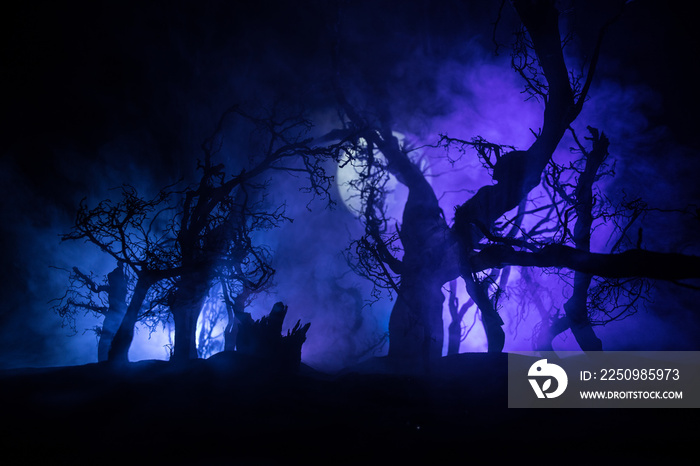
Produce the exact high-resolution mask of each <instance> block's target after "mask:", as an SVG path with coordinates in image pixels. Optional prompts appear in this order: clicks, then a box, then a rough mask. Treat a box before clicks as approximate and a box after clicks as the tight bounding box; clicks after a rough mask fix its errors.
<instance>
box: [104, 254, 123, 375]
mask: <svg viewBox="0 0 700 466" xmlns="http://www.w3.org/2000/svg"><path fill="white" fill-rule="evenodd" d="M107 283H108V285H107V286H108V290H109V308H108V309H107V312H106V313H105V318H104V321H103V322H102V331H101V332H100V339H99V341H98V343H97V360H98V361H99V362H103V361H107V360H108V358H109V348H110V347H111V346H112V340H113V339H114V336H115V335H116V333H117V331H118V330H119V326H120V324H121V322H122V320H123V319H124V314H126V291H127V289H126V277H125V276H124V270H123V266H122V265H121V264H119V265H118V266H117V268H116V269H114V270H113V271H112V272H110V273H109V274H108V275H107Z"/></svg>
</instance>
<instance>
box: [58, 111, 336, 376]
mask: <svg viewBox="0 0 700 466" xmlns="http://www.w3.org/2000/svg"><path fill="white" fill-rule="evenodd" d="M234 118H235V119H236V121H235V123H234V124H235V125H237V126H239V127H243V128H244V129H242V130H240V129H239V132H245V131H248V132H249V137H250V141H249V144H248V145H247V146H246V145H245V144H243V145H241V146H240V147H232V148H231V150H237V151H247V152H248V153H247V154H246V153H243V154H237V157H236V158H235V162H236V163H238V164H239V166H238V167H237V168H234V170H236V171H234V173H232V174H231V173H228V174H227V173H226V171H225V164H224V163H216V162H215V159H216V158H217V157H218V158H222V155H221V154H220V151H221V149H222V146H223V145H224V133H225V132H226V131H227V130H230V125H231V122H230V121H229V120H231V119H234ZM227 125H228V126H227ZM310 129H311V123H310V122H309V121H308V120H306V119H304V118H303V117H302V116H301V114H300V113H294V112H292V113H290V112H280V111H279V108H274V109H273V110H272V111H270V113H269V114H268V115H266V116H264V117H256V116H253V115H251V114H248V113H246V112H244V111H243V110H241V109H240V108H239V107H235V106H234V107H231V108H230V109H229V110H227V111H226V112H225V113H224V114H223V115H222V117H221V119H220V121H219V123H218V126H217V128H216V129H215V131H214V133H213V135H212V136H211V137H210V138H208V139H207V140H206V141H205V142H204V144H203V145H202V150H203V154H204V157H203V159H202V160H201V161H200V163H199V166H198V169H199V174H200V177H199V181H198V182H197V183H196V184H194V185H193V186H190V187H184V188H182V187H179V188H177V189H175V188H174V186H175V185H173V186H168V187H166V188H163V189H162V190H160V191H159V192H158V194H157V195H156V196H155V197H154V198H152V199H144V198H142V197H141V196H139V194H138V193H137V191H136V189H135V188H133V187H131V186H124V187H122V188H121V195H122V198H121V200H120V201H118V202H112V201H111V200H105V201H102V202H101V203H99V204H98V205H97V206H96V207H94V208H92V209H90V208H88V206H87V204H86V203H85V202H84V201H83V202H82V203H81V205H80V208H79V209H78V214H77V217H76V221H75V224H74V226H73V229H72V231H71V232H70V233H68V234H66V235H63V239H64V240H85V241H87V242H89V243H92V244H94V245H96V246H97V247H99V248H100V249H101V250H102V251H103V252H105V253H107V254H108V255H110V256H112V257H113V258H114V259H116V260H117V261H119V262H120V263H123V264H125V266H127V267H129V269H130V270H131V272H132V273H133V275H134V280H133V281H134V284H133V289H132V290H131V293H130V294H131V296H130V300H129V305H128V306H127V308H126V311H125V312H124V316H123V319H122V321H121V324H120V326H119V329H118V331H117V332H116V334H115V337H114V339H113V340H112V344H111V348H110V350H109V356H108V358H109V360H111V361H115V362H119V363H124V362H127V361H128V351H129V347H130V345H131V342H132V340H133V335H134V325H135V324H136V322H137V320H138V318H139V315H140V314H141V311H142V309H144V308H146V309H147V310H150V311H154V310H156V309H161V310H162V309H167V310H168V311H169V312H170V313H171V315H172V317H173V322H174V328H175V341H174V348H173V352H172V356H173V359H174V360H175V361H185V360H188V359H192V358H196V357H197V349H196V342H197V338H196V324H197V319H198V317H199V315H200V312H201V310H202V306H203V304H204V302H205V300H206V298H207V296H208V294H209V291H210V289H211V287H212V286H213V285H214V284H215V283H219V282H223V283H224V290H225V292H226V293H227V294H228V295H229V296H230V295H235V296H234V297H233V298H230V299H229V301H232V302H236V303H237V306H238V307H239V308H240V309H243V308H244V307H245V305H247V304H248V302H249V299H250V297H251V294H252V293H254V292H257V291H260V290H262V289H264V287H265V286H266V285H268V284H269V280H270V278H271V276H272V274H273V272H274V271H273V270H272V268H271V267H270V265H269V251H267V250H265V249H264V248H263V247H261V246H257V245H254V244H253V243H252V240H251V236H250V234H251V232H253V231H258V230H264V229H269V228H274V227H275V226H277V225H279V224H280V223H281V222H283V221H285V220H287V217H285V215H284V208H283V206H280V207H277V208H272V209H268V210H265V208H269V206H265V205H263V203H262V198H263V197H264V192H265V191H266V189H268V185H267V183H265V182H260V181H255V180H256V179H259V178H261V177H262V176H263V175H264V174H270V173H272V172H274V171H281V172H287V173H304V174H306V175H307V179H308V181H309V184H308V185H307V186H303V187H302V188H300V189H302V190H304V191H306V192H309V193H311V194H312V195H313V196H319V197H322V198H324V199H327V200H328V202H331V201H330V198H329V197H328V190H329V187H330V184H331V177H330V176H329V175H327V174H326V172H325V169H324V163H325V162H326V160H328V159H334V158H336V157H337V156H338V153H339V149H338V147H336V146H333V145H331V146H328V145H323V146H316V145H314V141H313V138H311V137H310V136H309V131H310ZM234 146H235V144H234ZM241 147H243V148H244V149H241ZM252 198H255V199H257V200H256V201H251V199H252ZM83 284H84V285H85V286H88V287H89V286H90V285H89V283H87V282H85V281H84V280H83ZM95 291H97V290H95ZM115 296H116V295H115ZM227 299H228V298H227ZM229 323H231V320H230V321H229Z"/></svg>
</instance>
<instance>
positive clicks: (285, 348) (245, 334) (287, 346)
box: [236, 302, 311, 372]
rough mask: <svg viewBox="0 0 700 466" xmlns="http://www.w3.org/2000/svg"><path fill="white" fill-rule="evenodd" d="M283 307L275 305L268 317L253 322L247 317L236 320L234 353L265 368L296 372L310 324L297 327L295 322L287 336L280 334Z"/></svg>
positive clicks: (283, 313) (284, 310)
mask: <svg viewBox="0 0 700 466" xmlns="http://www.w3.org/2000/svg"><path fill="white" fill-rule="evenodd" d="M286 315H287V306H285V305H284V304H283V303H282V302H278V303H276V304H275V305H274V306H273V307H272V310H271V311H270V314H269V315H267V316H264V317H262V318H261V319H260V320H253V318H252V317H251V316H250V313H247V312H246V313H244V314H243V315H242V316H239V317H238V320H239V323H238V335H237V337H236V351H238V352H240V353H242V354H247V355H251V356H255V357H258V358H260V359H262V360H264V362H265V364H268V365H270V366H271V367H273V368H275V369H279V370H281V371H284V372H296V371H297V370H298V369H299V364H301V346H302V345H303V344H304V342H305V341H306V332H307V331H308V330H309V327H310V326H311V323H307V324H305V325H303V326H302V325H301V320H298V321H297V323H296V325H294V328H292V330H288V331H287V335H283V334H282V324H283V323H284V318H285V316H286Z"/></svg>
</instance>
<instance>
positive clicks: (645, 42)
mask: <svg viewBox="0 0 700 466" xmlns="http://www.w3.org/2000/svg"><path fill="white" fill-rule="evenodd" d="M500 3H501V2H498V1H493V2H458V1H444V2H442V1H441V2H429V1H428V0H421V1H419V0H416V1H409V2H405V4H399V3H398V2H389V1H387V2H382V1H352V0H350V1H340V2H327V1H320V0H319V1H307V2H279V1H276V2H266V1H250V2H225V1H209V2H193V1H191V2H188V1H175V2H149V3H148V4H143V2H135V1H133V2H132V1H122V2H89V3H88V2H69V3H67V4H58V3H56V2H35V3H31V4H27V3H25V4H23V5H22V6H20V7H18V8H17V9H16V10H14V11H11V12H8V13H5V14H3V15H2V18H1V19H0V22H1V24H0V31H1V32H0V34H2V39H1V42H0V43H1V44H2V45H1V55H0V57H1V58H0V73H1V74H0V76H2V77H1V78H0V79H1V80H2V90H1V92H2V100H1V102H2V104H1V105H0V109H1V111H0V114H1V115H2V125H1V128H2V132H1V134H2V137H0V153H1V154H2V156H1V158H0V185H1V186H2V203H1V204H0V206H1V213H2V222H0V244H1V246H0V247H1V248H2V249H1V250H2V256H1V257H2V266H1V267H0V287H1V288H0V289H1V290H2V293H1V294H0V296H2V304H1V305H0V368H5V367H18V366H42V365H64V364H81V363H86V362H92V361H95V360H96V347H97V345H96V340H95V336H94V335H93V334H92V333H89V332H88V333H83V330H84V328H87V327H91V326H93V325H95V324H96V321H95V320H94V319H92V320H90V319H89V318H88V319H85V320H84V321H82V320H81V321H79V325H78V334H77V335H75V336H68V335H69V334H70V333H71V332H70V330H69V329H67V328H62V326H61V320H60V318H59V317H58V316H57V315H55V313H53V312H52V311H51V309H50V307H51V305H50V304H49V301H50V300H51V299H53V298H56V297H60V295H61V294H62V292H63V289H64V288H65V286H66V285H67V272H65V271H64V270H60V268H70V267H72V266H74V265H78V266H80V267H81V268H82V269H84V270H91V271H94V272H95V273H96V274H98V275H103V274H105V273H107V272H109V271H110V270H111V268H113V267H114V264H113V263H111V262H110V261H109V260H108V259H105V258H104V257H103V256H101V255H100V253H99V251H98V250H96V249H95V248H93V247H90V246H89V245H84V244H79V243H61V242H60V239H59V235H60V234H62V233H65V232H67V231H68V229H69V228H70V226H71V223H72V221H73V218H74V215H75V209H76V207H77V205H78V203H79V202H80V200H81V199H82V198H87V200H88V202H92V203H96V202H98V201H99V200H101V199H104V198H107V197H109V196H110V195H113V194H114V192H113V191H110V189H111V188H114V187H118V186H119V185H121V184H122V183H129V184H132V185H134V186H136V187H137V188H138V189H139V190H140V191H141V192H144V193H149V192H155V191H156V190H157V189H158V188H159V187H161V186H164V185H166V184H168V183H170V182H172V181H174V180H177V179H180V178H184V179H186V180H194V179H195V178H196V172H195V167H196V159H197V157H200V156H201V152H200V145H201V143H202V141H203V140H204V139H205V138H206V137H207V136H208V135H209V134H210V133H211V132H212V130H213V128H214V127H215V125H216V122H217V120H218V119H219V116H220V115H221V113H222V112H223V111H224V110H225V109H226V108H228V107H229V106H231V105H233V104H243V105H247V106H248V108H256V107H260V106H265V105H268V104H269V103H270V102H273V101H283V102H289V103H290V104H291V105H303V106H304V108H305V109H306V110H307V112H308V113H309V114H310V115H311V119H312V120H313V121H314V123H315V124H316V127H317V131H318V132H317V133H316V134H320V132H322V131H323V130H328V129H331V128H333V127H334V125H336V126H337V118H336V116H335V115H336V113H335V101H334V94H333V90H332V87H331V83H330V77H331V75H332V63H331V55H332V51H333V35H334V34H336V33H338V34H340V37H341V43H340V46H339V49H340V57H341V61H342V63H341V68H342V75H341V79H342V80H343V81H344V82H345V83H346V84H347V85H348V88H349V89H352V91H351V95H352V97H353V98H356V99H357V101H359V102H361V101H363V100H365V101H372V102H381V104H382V105H385V106H386V108H387V109H389V111H390V112H391V114H392V115H393V116H394V121H395V130H397V131H400V132H402V133H403V134H407V135H410V136H411V137H412V138H414V140H416V141H417V142H422V143H434V142H435V138H436V135H438V134H440V133H449V135H450V136H453V137H460V138H464V139H470V138H471V137H473V136H476V135H482V136H484V137H486V138H487V139H491V140H494V141H495V142H499V143H503V144H512V145H515V146H520V147H526V146H527V145H528V144H529V143H530V142H531V137H532V135H531V133H530V132H529V129H528V127H532V128H534V129H536V128H537V125H538V124H539V121H540V120H541V107H540V106H538V105H539V104H537V103H536V102H531V101H530V102H525V101H524V99H525V96H524V95H523V94H521V93H520V90H522V84H521V83H520V81H519V80H518V77H517V75H516V74H515V73H514V72H513V71H512V70H510V69H509V59H510V58H509V57H510V49H509V44H510V42H511V38H512V35H511V33H512V31H513V28H514V24H515V17H514V14H513V12H512V11H511V7H510V5H508V4H506V5H505V8H504V12H503V15H502V18H501V21H500V22H499V24H498V27H497V28H496V33H495V36H494V23H495V21H496V18H497V17H498V14H499V13H498V11H499V5H500ZM565 3H571V2H565ZM579 3H580V4H581V5H579ZM610 3H611V2H605V1H599V2H573V4H574V6H575V7H577V8H573V9H572V10H571V12H570V13H569V14H567V15H565V17H564V18H565V24H566V27H567V28H570V29H571V30H572V31H573V32H575V33H576V36H575V37H576V39H575V40H574V42H573V43H572V44H571V49H570V51H571V54H572V56H574V55H577V54H579V53H583V52H582V51H585V50H590V49H591V47H592V44H593V42H594V39H595V36H596V34H597V30H598V27H599V26H600V24H602V22H604V20H605V19H607V18H609V17H610V15H611V14H612V9H611V7H610ZM680 5H681V2H663V5H661V4H660V3H659V2H652V1H650V0H649V1H642V0H637V1H633V2H629V4H628V5H627V11H626V12H625V13H624V15H623V16H622V18H621V19H620V20H619V21H618V22H616V23H615V24H614V25H613V26H612V27H611V28H610V31H609V34H608V36H607V37H606V39H605V42H604V46H603V55H602V57H601V62H600V65H599V72H598V75H597V77H596V80H595V81H594V85H593V87H592V90H591V96H590V97H591V98H590V101H589V102H588V103H587V104H586V107H585V109H584V112H583V113H582V115H581V117H579V119H578V121H577V124H580V125H581V127H585V125H589V124H590V125H592V126H595V127H598V128H600V129H601V130H603V131H605V132H606V134H607V135H608V136H609V138H610V140H611V155H612V156H614V157H615V158H616V160H617V165H616V177H615V179H614V180H613V181H611V182H609V184H608V185H607V187H606V189H607V194H609V195H610V196H620V195H622V194H623V193H625V195H628V196H635V195H641V196H644V198H645V200H646V202H647V203H648V204H649V206H650V207H654V208H658V209H684V208H686V207H687V206H692V205H700V185H698V183H697V179H698V175H697V174H698V173H700V142H699V141H700V140H699V139H698V138H697V124H698V121H699V119H698V116H697V108H698V107H699V106H700V98H699V97H698V93H697V89H696V86H697V84H696V81H697V71H698V64H697V52H698V28H697V25H696V24H695V21H694V18H693V15H691V14H690V12H689V11H688V10H687V9H686V8H685V7H681V6H680ZM579 7H580V8H579ZM494 38H495V40H496V41H497V42H498V43H500V44H501V45H500V46H499V47H498V50H496V49H497V47H496V45H495V44H494ZM496 52H497V53H496ZM571 63H575V62H574V61H572V62H571ZM334 118H336V119H334ZM566 144H567V142H566V141H562V144H561V146H562V148H563V149H564V150H566ZM228 156H230V157H236V155H231V154H229V155H228ZM476 165H478V164H476ZM330 169H334V167H331V168H330ZM470 170H471V171H467V172H466V174H465V172H460V173H459V174H453V175H449V174H448V175H447V176H445V177H443V178H440V179H438V180H437V181H435V182H434V185H433V186H434V187H435V188H436V191H445V192H446V193H447V194H445V196H444V198H443V199H444V202H445V205H444V206H443V208H444V210H445V212H446V216H447V217H448V221H449V220H451V218H449V217H450V215H449V214H450V213H451V212H452V209H453V208H454V206H455V205H456V204H457V203H459V202H464V201H465V200H466V199H467V198H468V192H467V193H465V192H461V193H457V194H455V192H456V191H459V190H464V189H470V190H475V189H478V187H480V186H481V185H482V184H484V182H487V180H485V179H484V177H483V174H479V173H478V170H476V169H473V167H472V169H470ZM297 182H298V180H290V179H286V178H284V179H283V178H280V179H275V183H274V184H273V187H274V189H273V192H272V193H271V196H272V198H273V199H286V200H287V201H288V213H289V214H290V216H292V217H294V218H295V222H294V223H293V224H287V225H284V226H283V227H282V228H280V229H279V230H277V231H273V232H269V233H267V234H266V236H265V237H264V239H265V241H267V243H268V244H269V245H270V246H271V247H272V249H274V250H275V251H276V254H275V266H276V268H277V270H278V276H277V279H276V280H277V284H278V287H277V289H276V291H275V292H274V294H273V295H271V296H267V297H262V298H260V300H259V301H258V302H256V303H257V304H256V306H258V307H256V308H254V309H253V312H254V314H256V315H261V314H262V313H264V312H266V311H267V310H269V309H270V306H271V303H274V302H275V301H278V300H283V301H285V302H286V303H288V304H289V307H290V315H289V321H288V322H286V323H285V325H289V326H291V325H292V324H293V323H294V322H295V321H296V320H297V319H303V320H304V321H311V322H312V326H311V330H310V333H309V340H308V342H307V344H306V345H305V347H304V351H305V352H304V359H305V361H307V362H309V363H311V364H315V365H318V366H320V367H327V368H338V367H342V366H343V365H344V364H348V363H351V362H353V361H354V359H353V358H354V357H355V356H357V355H358V354H360V353H362V352H363V350H364V349H366V348H368V347H370V346H371V345H372V344H373V343H376V342H377V341H380V340H381V337H382V335H383V334H384V333H385V332H386V331H387V328H386V326H387V322H388V312H389V310H390V309H391V304H392V303H391V302H389V301H388V300H386V299H385V300H384V301H381V302H379V303H377V304H375V305H374V306H373V307H372V308H364V309H362V308H361V306H360V307H358V304H357V301H356V295H355V294H354V291H353V290H352V287H356V289H357V290H359V291H360V292H361V294H362V295H363V296H365V297H366V298H368V297H369V296H368V293H369V289H370V288H371V287H370V286H369V284H368V283H366V282H364V281H363V280H362V279H361V278H359V277H356V276H354V275H352V272H351V271H349V270H348V268H347V265H346V264H345V261H344V259H343V257H342V254H341V253H342V250H343V248H344V247H345V246H346V245H347V244H348V243H349V241H350V239H352V238H353V237H356V236H357V235H358V234H361V231H362V228H361V225H359V223H358V222H357V220H356V219H355V218H354V217H353V215H352V214H351V213H350V212H349V211H348V210H347V209H346V208H345V207H344V205H343V203H342V201H341V200H340V199H338V196H339V194H338V192H333V195H334V196H336V198H335V200H336V201H338V205H337V206H336V208H335V209H334V210H329V209H327V208H326V207H325V203H324V202H323V201H322V200H318V199H317V200H312V199H311V198H310V197H309V196H307V195H305V194H303V193H299V191H298V186H297V184H296V183H297ZM449 193H452V194H449ZM460 199H461V201H460ZM307 206H308V207H310V208H311V210H309V209H308V208H307ZM396 209H397V213H399V214H400V206H399V207H398V208H396ZM691 210H692V209H691ZM658 214H659V216H656V217H655V216H650V217H649V219H648V223H645V224H644V225H643V226H644V231H645V237H644V239H645V241H644V247H645V248H647V249H649V250H655V251H661V252H671V251H675V252H684V253H687V254H696V255H700V241H699V240H700V235H699V234H698V232H699V231H700V230H699V229H700V223H698V218H697V216H696V217H693V216H692V215H681V214H674V213H669V214H663V213H658ZM309 244H314V245H315V247H314V248H311V249H310V248H309V247H308V245H309ZM299 251H306V253H304V254H300V253H299ZM309 251H311V252H309ZM654 293H655V294H654V296H653V298H654V301H655V302H654V303H653V304H650V305H649V309H648V310H647V311H645V312H643V313H640V315H635V316H632V317H630V318H629V319H627V320H625V321H622V322H619V323H615V324H611V325H610V326H608V327H605V328H603V329H599V330H600V331H599V335H600V336H601V338H603V340H604V344H606V345H607V347H608V348H611V349H685V350H688V349H693V350H698V349H699V348H698V347H699V346H700V345H699V344H698V342H700V340H699V339H698V337H697V335H698V333H697V331H698V330H700V319H699V318H698V317H697V315H696V313H697V308H696V304H695V303H697V293H698V292H697V291H692V290H688V289H686V288H681V287H677V286H673V285H669V284H665V283H662V284H659V285H658V286H657V287H656V289H655V292H654ZM141 333H142V334H141V335H140V337H139V338H140V340H139V341H140V343H137V344H135V346H137V347H138V348H140V349H138V351H142V353H138V356H140V357H149V358H151V357H159V358H162V357H164V356H165V351H164V350H163V348H162V342H160V343H155V342H154V343H153V344H152V345H150V344H149V342H148V340H147V333H146V332H141ZM529 334H530V328H527V327H526V326H524V327H521V328H519V330H518V335H519V337H518V338H520V339H519V340H518V339H516V337H515V336H512V339H511V343H507V346H506V349H507V350H508V349H509V348H510V349H522V350H528V349H530V348H529V347H527V345H528V342H527V340H526V337H527V336H529ZM474 338H475V339H476V340H475V343H474V345H473V346H463V350H471V351H483V350H484V346H483V337H482V339H481V341H479V337H478V336H476V333H475V337H474ZM572 340H573V339H572V338H569V342H571V341H572ZM516 341H517V343H514V342H516ZM149 345H150V346H149ZM479 345H481V346H479ZM509 345H510V346H509ZM383 350H384V351H385V350H386V347H384V348H383ZM378 354H381V350H380V353H378Z"/></svg>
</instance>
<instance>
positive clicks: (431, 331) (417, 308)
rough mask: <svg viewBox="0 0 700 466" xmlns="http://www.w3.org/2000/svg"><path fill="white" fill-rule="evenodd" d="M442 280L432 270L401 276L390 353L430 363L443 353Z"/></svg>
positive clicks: (391, 323)
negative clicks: (435, 276)
mask: <svg viewBox="0 0 700 466" xmlns="http://www.w3.org/2000/svg"><path fill="white" fill-rule="evenodd" d="M444 300H445V297H444V296H443V294H442V283H439V281H435V280H434V279H431V277H430V274H429V273H419V274H410V273H404V274H403V275H402V276H401V286H400V289H399V296H398V298H397V299H396V304H395V305H394V308H393V309H392V311H391V317H390V318H389V343H390V345H389V356H391V357H394V358H399V359H402V360H407V359H408V360H414V361H422V362H423V363H425V364H427V363H429V362H430V361H431V360H434V359H436V358H439V357H440V356H442V344H443V338H444V337H443V321H442V303H443V302H444Z"/></svg>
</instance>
